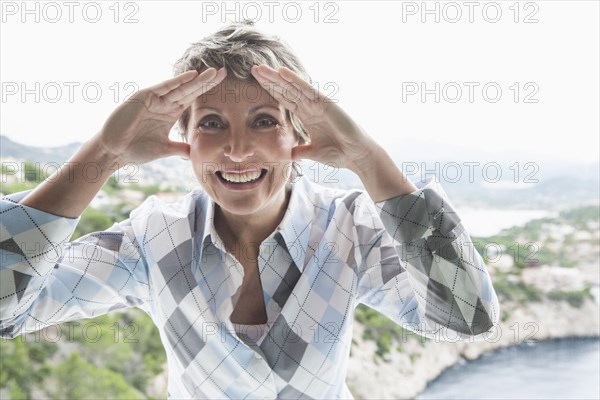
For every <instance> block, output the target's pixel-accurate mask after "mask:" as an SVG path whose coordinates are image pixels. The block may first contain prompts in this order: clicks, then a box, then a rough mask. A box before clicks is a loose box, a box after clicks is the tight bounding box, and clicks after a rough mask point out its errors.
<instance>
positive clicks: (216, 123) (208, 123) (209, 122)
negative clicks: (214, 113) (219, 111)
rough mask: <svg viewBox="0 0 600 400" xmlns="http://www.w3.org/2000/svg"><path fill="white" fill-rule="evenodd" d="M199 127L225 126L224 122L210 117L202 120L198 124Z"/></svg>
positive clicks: (214, 127) (213, 127)
mask: <svg viewBox="0 0 600 400" xmlns="http://www.w3.org/2000/svg"><path fill="white" fill-rule="evenodd" d="M198 127H199V128H205V129H219V128H222V127H223V124H221V123H220V122H219V121H217V120H215V119H209V120H206V121H202V122H201V123H200V124H198Z"/></svg>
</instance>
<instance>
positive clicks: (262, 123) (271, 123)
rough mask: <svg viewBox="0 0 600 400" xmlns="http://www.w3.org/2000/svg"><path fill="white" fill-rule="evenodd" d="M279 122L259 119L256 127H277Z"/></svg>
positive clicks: (270, 119)
mask: <svg viewBox="0 0 600 400" xmlns="http://www.w3.org/2000/svg"><path fill="white" fill-rule="evenodd" d="M278 123H279V122H278V121H277V120H275V119H274V118H259V119H258V120H257V122H256V125H257V126H259V127H271V126H275V125H277V124H278Z"/></svg>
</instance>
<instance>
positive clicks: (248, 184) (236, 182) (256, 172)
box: [215, 168, 267, 190]
mask: <svg viewBox="0 0 600 400" xmlns="http://www.w3.org/2000/svg"><path fill="white" fill-rule="evenodd" d="M215 175H217V177H218V179H219V181H220V182H221V184H223V186H225V187H226V188H227V189H231V190H248V189H254V188H255V187H257V186H258V185H260V184H261V182H262V181H264V180H265V177H266V176H267V170H266V169H265V168H261V169H253V170H247V171H216V172H215Z"/></svg>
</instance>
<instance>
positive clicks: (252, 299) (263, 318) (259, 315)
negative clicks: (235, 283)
mask: <svg viewBox="0 0 600 400" xmlns="http://www.w3.org/2000/svg"><path fill="white" fill-rule="evenodd" d="M241 264H242V266H243V267H244V279H243V281H242V287H241V291H240V296H239V298H238V300H237V303H236V305H235V307H234V309H233V312H232V313H231V316H230V318H229V319H230V320H231V322H233V323H238V324H244V325H257V324H264V323H266V322H267V310H266V308H265V302H264V296H263V290H262V285H261V282H260V274H259V272H258V262H256V260H244V262H242V263H241Z"/></svg>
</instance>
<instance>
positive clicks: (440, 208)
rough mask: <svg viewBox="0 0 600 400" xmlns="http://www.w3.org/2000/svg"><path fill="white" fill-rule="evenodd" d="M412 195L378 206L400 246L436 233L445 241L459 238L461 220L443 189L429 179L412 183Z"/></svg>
mask: <svg viewBox="0 0 600 400" xmlns="http://www.w3.org/2000/svg"><path fill="white" fill-rule="evenodd" d="M413 183H414V185H415V186H416V187H417V190H415V191H414V192H412V193H409V194H404V195H400V196H397V197H393V198H391V199H388V200H384V201H380V202H378V203H375V206H376V207H377V210H378V212H379V216H380V218H381V220H382V222H383V225H384V226H385V229H386V230H387V231H388V233H389V234H390V235H391V236H392V237H393V238H394V240H396V241H397V242H399V243H410V242H413V241H415V240H418V239H420V238H423V237H428V236H430V234H431V233H432V232H433V231H437V233H438V234H440V235H442V236H443V237H455V236H457V235H460V233H462V231H463V230H464V228H463V227H462V224H461V220H460V217H459V216H458V214H457V213H456V212H455V208H454V206H453V205H452V204H451V203H450V199H449V198H448V195H447V194H446V192H445V191H444V189H443V188H442V186H441V185H440V184H439V182H437V181H436V180H435V177H430V178H428V179H426V180H421V181H417V182H413Z"/></svg>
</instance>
